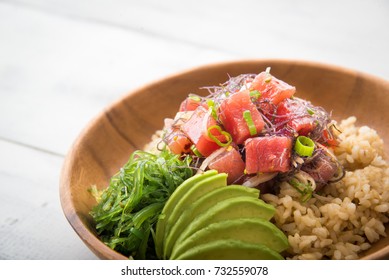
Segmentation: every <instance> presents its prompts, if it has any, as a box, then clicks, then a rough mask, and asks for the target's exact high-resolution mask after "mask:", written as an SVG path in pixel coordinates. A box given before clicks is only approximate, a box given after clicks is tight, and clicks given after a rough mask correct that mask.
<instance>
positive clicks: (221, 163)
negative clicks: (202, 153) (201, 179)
mask: <svg viewBox="0 0 389 280" xmlns="http://www.w3.org/2000/svg"><path fill="white" fill-rule="evenodd" d="M208 167H209V168H210V169H215V170H217V171H218V172H219V173H222V172H224V173H227V174H228V177H227V183H228V184H233V183H236V182H237V181H238V180H239V178H241V177H242V176H243V175H244V169H245V163H244V161H243V159H242V157H241V155H240V153H239V152H238V151H237V150H236V149H234V148H233V147H232V146H230V147H229V148H228V149H227V151H226V152H224V153H222V154H221V155H219V156H218V157H216V158H215V159H214V160H213V161H212V162H211V163H210V164H209V165H208Z"/></svg>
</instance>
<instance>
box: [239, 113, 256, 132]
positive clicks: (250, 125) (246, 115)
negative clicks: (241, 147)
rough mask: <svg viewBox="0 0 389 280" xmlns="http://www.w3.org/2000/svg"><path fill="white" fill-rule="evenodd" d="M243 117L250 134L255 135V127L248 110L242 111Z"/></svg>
mask: <svg viewBox="0 0 389 280" xmlns="http://www.w3.org/2000/svg"><path fill="white" fill-rule="evenodd" d="M243 118H244V120H245V121H246V124H247V126H248V128H249V131H250V135H251V136H254V135H257V133H258V132H257V128H256V127H255V124H254V121H253V118H252V117H251V112H250V110H246V111H244V112H243Z"/></svg>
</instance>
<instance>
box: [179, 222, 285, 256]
mask: <svg viewBox="0 0 389 280" xmlns="http://www.w3.org/2000/svg"><path fill="white" fill-rule="evenodd" d="M225 239H233V240H240V241H243V242H248V243H252V244H262V245H265V246H267V247H269V248H270V249H272V250H274V251H276V252H278V253H280V252H282V251H284V250H285V249H286V248H288V246H289V243H288V239H287V238H286V236H285V234H284V233H283V232H282V231H281V230H280V229H279V228H277V227H276V226H275V225H274V224H272V223H271V222H269V221H267V220H265V219H262V218H243V219H234V220H224V221H220V222H217V223H213V224H210V225H208V226H206V227H205V228H203V229H201V230H199V231H197V232H195V233H194V234H193V235H191V236H190V237H188V238H187V239H185V240H184V241H183V242H182V243H178V244H176V245H175V246H174V249H173V253H172V255H171V259H176V258H179V257H180V255H182V254H184V253H185V252H186V251H189V250H190V249H191V248H195V247H197V246H199V245H202V244H205V243H210V242H214V241H216V240H225Z"/></svg>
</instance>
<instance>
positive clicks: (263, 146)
mask: <svg viewBox="0 0 389 280" xmlns="http://www.w3.org/2000/svg"><path fill="white" fill-rule="evenodd" d="M245 149H246V172H247V173H248V174H253V173H257V172H287V171H289V169H290V157H291V152H292V139H291V138H289V137H287V136H266V137H255V138H250V139H247V140H246V142H245Z"/></svg>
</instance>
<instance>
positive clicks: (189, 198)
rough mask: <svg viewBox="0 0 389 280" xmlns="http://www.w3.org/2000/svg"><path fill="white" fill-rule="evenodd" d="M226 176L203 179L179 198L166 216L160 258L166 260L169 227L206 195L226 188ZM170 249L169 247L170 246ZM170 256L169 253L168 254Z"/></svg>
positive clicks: (220, 174)
mask: <svg viewBox="0 0 389 280" xmlns="http://www.w3.org/2000/svg"><path fill="white" fill-rule="evenodd" d="M227 176H228V175H227V174H226V173H219V174H216V175H213V176H209V177H207V178H204V179H203V180H201V181H199V182H197V183H196V184H194V185H193V186H192V187H191V188H190V189H189V190H188V191H187V192H186V193H185V194H184V195H182V196H181V199H180V200H179V201H178V202H177V204H176V206H175V207H174V209H173V211H171V213H170V215H168V216H166V219H167V222H166V225H165V237H164V242H163V246H162V256H163V258H164V259H166V250H167V248H168V246H167V245H168V244H167V242H168V241H169V239H167V237H168V236H169V233H170V229H171V227H172V226H173V225H174V224H175V223H176V222H177V220H178V218H179V217H180V215H181V214H182V212H184V211H185V209H187V208H188V207H189V206H190V205H191V204H192V203H194V202H195V201H196V200H198V199H199V198H201V197H202V196H204V195H206V194H207V193H209V192H211V191H213V190H215V189H220V188H223V187H226V186H227ZM170 248H171V246H170ZM169 254H170V253H169Z"/></svg>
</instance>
